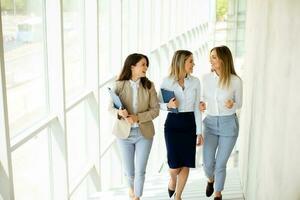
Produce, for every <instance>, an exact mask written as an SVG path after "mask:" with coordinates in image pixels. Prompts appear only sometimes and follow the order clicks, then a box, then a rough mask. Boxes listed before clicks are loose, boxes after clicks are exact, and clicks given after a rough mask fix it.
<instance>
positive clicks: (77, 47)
mask: <svg viewBox="0 0 300 200" xmlns="http://www.w3.org/2000/svg"><path fill="white" fill-rule="evenodd" d="M83 8H84V1H83V0H72V1H69V0H64V1H63V26H64V30H63V33H64V65H65V83H66V96H67V99H70V98H71V97H72V96H75V95H77V94H79V93H80V92H82V90H83V88H84V67H83V66H84V43H83V30H84V13H83V12H84V10H83Z"/></svg>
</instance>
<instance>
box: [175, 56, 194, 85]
mask: <svg viewBox="0 0 300 200" xmlns="http://www.w3.org/2000/svg"><path fill="white" fill-rule="evenodd" d="M191 55H193V53H192V52H190V51H187V50H178V51H175V53H174V55H173V58H172V63H171V67H170V74H169V76H170V77H173V78H174V79H175V80H179V78H180V75H181V74H184V73H185V61H186V60H187V59H188V58H189V57H190V56H191Z"/></svg>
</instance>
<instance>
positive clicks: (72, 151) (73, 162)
mask: <svg viewBox="0 0 300 200" xmlns="http://www.w3.org/2000/svg"><path fill="white" fill-rule="evenodd" d="M86 135H87V132H86V109H85V102H82V103H80V104H79V105H78V106H76V107H75V108H73V109H72V110H70V111H69V112H68V113H67V140H68V159H69V175H70V180H71V181H73V180H75V179H76V178H77V177H78V176H79V175H81V173H80V172H81V171H82V169H84V167H85V166H86V163H87V162H86V161H87V137H86Z"/></svg>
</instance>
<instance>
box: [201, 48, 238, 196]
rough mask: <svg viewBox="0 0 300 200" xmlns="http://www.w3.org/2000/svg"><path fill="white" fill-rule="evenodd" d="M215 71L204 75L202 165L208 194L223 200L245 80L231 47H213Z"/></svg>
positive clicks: (236, 135) (212, 56) (235, 138)
mask: <svg viewBox="0 0 300 200" xmlns="http://www.w3.org/2000/svg"><path fill="white" fill-rule="evenodd" d="M210 63H211V67H212V72H211V73H209V74H207V75H205V76H204V77H203V82H202V84H203V100H204V101H203V102H201V103H200V110H201V111H202V112H204V111H205V110H206V114H207V116H206V117H205V119H204V120H203V133H204V146H203V168H204V172H205V174H206V176H207V178H208V183H207V186H206V196H208V197H209V196H211V195H212V194H213V193H214V192H215V198H214V199H215V200H222V194H221V192H222V190H223V189H224V183H225V177H226V164H227V161H228V159H229V156H230V154H231V152H232V150H233V147H234V145H235V143H236V140H237V137H238V131H239V123H238V119H237V116H236V110H237V109H239V108H241V106H242V95H243V94H242V80H241V79H240V77H239V76H238V75H237V74H236V72H235V69H234V64H233V58H232V55H231V52H230V49H229V48H228V47H226V46H220V47H214V48H213V49H212V50H211V51H210Z"/></svg>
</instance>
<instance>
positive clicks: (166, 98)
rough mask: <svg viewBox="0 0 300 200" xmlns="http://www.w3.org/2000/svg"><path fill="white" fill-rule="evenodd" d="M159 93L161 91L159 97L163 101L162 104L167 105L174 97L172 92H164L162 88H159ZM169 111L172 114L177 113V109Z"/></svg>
mask: <svg viewBox="0 0 300 200" xmlns="http://www.w3.org/2000/svg"><path fill="white" fill-rule="evenodd" d="M160 91H161V96H162V98H163V100H164V103H169V101H170V99H172V98H174V97H175V93H174V91H170V90H166V89H163V88H161V89H160ZM169 111H171V112H172V113H178V109H177V108H170V109H169Z"/></svg>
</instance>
